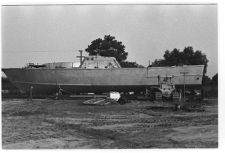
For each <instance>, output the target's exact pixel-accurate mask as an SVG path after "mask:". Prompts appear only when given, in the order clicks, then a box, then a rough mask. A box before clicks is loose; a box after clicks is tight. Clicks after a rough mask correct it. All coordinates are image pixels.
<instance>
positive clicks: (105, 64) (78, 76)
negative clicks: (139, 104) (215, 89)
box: [2, 55, 204, 94]
mask: <svg viewBox="0 0 225 153" xmlns="http://www.w3.org/2000/svg"><path fill="white" fill-rule="evenodd" d="M203 69H204V65H183V66H168V67H151V66H148V67H144V68H122V67H121V66H120V64H119V62H118V61H117V60H116V59H115V58H114V57H102V56H86V57H83V56H82V55H81V57H80V64H79V66H77V64H76V63H75V62H55V63H45V64H41V65H40V64H39V65H38V64H33V63H29V64H28V65H27V66H26V67H24V68H4V69H2V71H3V72H4V73H5V74H6V76H7V78H8V79H9V80H10V81H11V82H12V83H13V84H14V85H15V86H16V87H17V88H18V89H19V90H20V92H21V93H28V92H29V91H30V90H31V89H32V91H33V93H44V94H50V93H55V92H57V91H58V90H63V91H64V92H67V93H70V94H80V93H106V92H110V91H115V92H141V91H145V90H146V89H148V88H151V87H158V86H159V85H160V83H161V82H165V81H167V80H169V81H170V82H172V83H173V85H174V86H175V87H176V88H183V86H184V85H185V86H186V88H187V87H194V88H195V87H201V85H202V77H203Z"/></svg>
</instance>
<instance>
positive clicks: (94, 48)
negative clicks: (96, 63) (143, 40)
mask: <svg viewBox="0 0 225 153" xmlns="http://www.w3.org/2000/svg"><path fill="white" fill-rule="evenodd" d="M85 51H86V52H88V53H89V55H100V56H106V57H115V58H116V60H117V61H118V62H119V63H121V62H123V61H125V60H126V59H127V55H128V53H127V52H125V46H124V45H123V44H122V42H121V41H117V40H116V39H115V37H114V36H110V35H105V36H104V39H101V38H98V39H96V40H94V41H92V42H91V45H88V48H86V49H85Z"/></svg>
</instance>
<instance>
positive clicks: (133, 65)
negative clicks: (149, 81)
mask: <svg viewBox="0 0 225 153" xmlns="http://www.w3.org/2000/svg"><path fill="white" fill-rule="evenodd" d="M120 65H121V67H126V68H132V67H139V68H143V67H144V66H143V65H139V64H137V63H136V62H128V61H124V62H121V63H120Z"/></svg>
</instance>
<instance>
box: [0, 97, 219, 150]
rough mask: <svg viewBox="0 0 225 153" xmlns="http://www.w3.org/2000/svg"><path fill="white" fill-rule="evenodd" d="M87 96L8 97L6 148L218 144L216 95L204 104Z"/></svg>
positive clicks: (4, 109)
mask: <svg viewBox="0 0 225 153" xmlns="http://www.w3.org/2000/svg"><path fill="white" fill-rule="evenodd" d="M82 102H83V101H82V100H47V99H46V100H45V99H42V100H38V99H36V100H33V102H30V101H27V100H26V99H3V101H2V146H3V149H37V148H42V149H43V148H54V149H55V148H68V149H69V148H217V147H218V105H217V99H208V100H205V101H204V103H203V104H202V105H203V106H204V107H203V108H204V109H202V110H196V111H195V110H192V111H184V110H179V111H174V109H173V107H171V104H169V103H162V102H149V101H137V100H133V101H130V103H127V104H125V105H118V104H113V105H106V106H89V105H83V104H82Z"/></svg>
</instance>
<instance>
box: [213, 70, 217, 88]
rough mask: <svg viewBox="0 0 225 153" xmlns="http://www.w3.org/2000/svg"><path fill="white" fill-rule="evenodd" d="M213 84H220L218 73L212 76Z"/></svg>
mask: <svg viewBox="0 0 225 153" xmlns="http://www.w3.org/2000/svg"><path fill="white" fill-rule="evenodd" d="M212 85H214V86H218V73H216V74H215V75H214V76H213V77H212Z"/></svg>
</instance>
